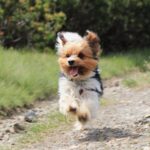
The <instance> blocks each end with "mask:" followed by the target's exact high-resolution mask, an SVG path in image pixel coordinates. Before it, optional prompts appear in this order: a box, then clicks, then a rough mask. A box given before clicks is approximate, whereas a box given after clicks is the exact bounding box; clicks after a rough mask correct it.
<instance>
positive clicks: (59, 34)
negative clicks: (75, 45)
mask: <svg viewBox="0 0 150 150" xmlns="http://www.w3.org/2000/svg"><path fill="white" fill-rule="evenodd" d="M57 37H58V38H59V39H60V40H61V44H62V45H65V44H66V42H67V40H66V39H65V37H64V35H63V32H58V33H57Z"/></svg>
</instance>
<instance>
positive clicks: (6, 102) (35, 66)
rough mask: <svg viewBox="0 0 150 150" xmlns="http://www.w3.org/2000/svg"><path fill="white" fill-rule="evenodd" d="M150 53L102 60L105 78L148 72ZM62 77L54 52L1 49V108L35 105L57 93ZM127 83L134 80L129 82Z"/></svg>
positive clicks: (143, 51) (139, 52)
mask: <svg viewBox="0 0 150 150" xmlns="http://www.w3.org/2000/svg"><path fill="white" fill-rule="evenodd" d="M149 56H150V50H149V49H147V50H146V49H143V50H135V51H131V52H130V53H126V54H123V53H122V54H111V55H109V56H102V57H101V58H100V66H101V71H102V78H103V79H110V78H112V77H116V76H124V75H126V74H128V73H129V72H134V71H136V70H141V71H147V70H148V68H149V64H150V59H149ZM58 76H59V67H58V64H57V56H56V55H55V54H53V53H38V52H35V51H34V52H33V51H29V50H28V51H16V50H14V49H10V50H4V49H3V48H2V47H0V89H1V90H0V108H2V107H6V108H13V107H16V106H23V105H24V104H30V103H33V101H35V100H37V99H38V98H45V97H46V96H48V95H51V94H54V95H55V94H56V91H57V83H58ZM127 82H128V83H127V84H131V85H132V84H133V83H129V82H131V81H127Z"/></svg>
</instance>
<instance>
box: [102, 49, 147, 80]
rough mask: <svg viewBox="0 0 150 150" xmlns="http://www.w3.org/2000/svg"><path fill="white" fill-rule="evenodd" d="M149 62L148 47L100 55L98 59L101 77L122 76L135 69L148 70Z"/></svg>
mask: <svg viewBox="0 0 150 150" xmlns="http://www.w3.org/2000/svg"><path fill="white" fill-rule="evenodd" d="M149 64H150V49H143V50H139V49H137V50H131V51H130V52H128V53H119V54H111V55H108V56H102V57H101V59H100V68H101V70H102V77H103V79H109V78H112V77H114V76H123V75H126V74H128V73H129V72H134V71H136V70H140V71H142V72H144V71H149Z"/></svg>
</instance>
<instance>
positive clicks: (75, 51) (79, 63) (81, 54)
mask: <svg viewBox="0 0 150 150" xmlns="http://www.w3.org/2000/svg"><path fill="white" fill-rule="evenodd" d="M56 47H57V50H58V55H59V59H58V62H59V65H60V69H61V71H62V72H63V73H64V74H65V75H66V76H67V77H69V78H70V79H74V80H84V79H86V78H88V77H89V76H90V74H91V73H92V72H93V71H94V70H95V68H96V67H97V65H98V58H99V53H100V45H99V37H98V36H97V34H96V33H94V32H91V31H87V35H86V36H84V37H81V36H80V35H78V34H77V33H71V32H60V33H58V36H57V44H56Z"/></svg>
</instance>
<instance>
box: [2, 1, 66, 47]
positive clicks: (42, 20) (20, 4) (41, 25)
mask: <svg viewBox="0 0 150 150" xmlns="http://www.w3.org/2000/svg"><path fill="white" fill-rule="evenodd" d="M55 7H56V4H55V3H54V2H53V1H52V0H50V1H49V0H27V1H26V0H13V1H12V0H7V1H5V0H0V22H1V24H0V40H1V43H2V45H4V46H6V47H10V46H13V47H14V46H15V47H23V46H28V47H33V46H34V47H38V48H45V47H47V46H50V45H52V44H53V43H54V38H55V34H56V32H57V31H58V30H60V28H61V27H62V25H63V24H64V22H65V18H66V17H65V14H64V13H63V12H61V11H57V12H56V11H55Z"/></svg>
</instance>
